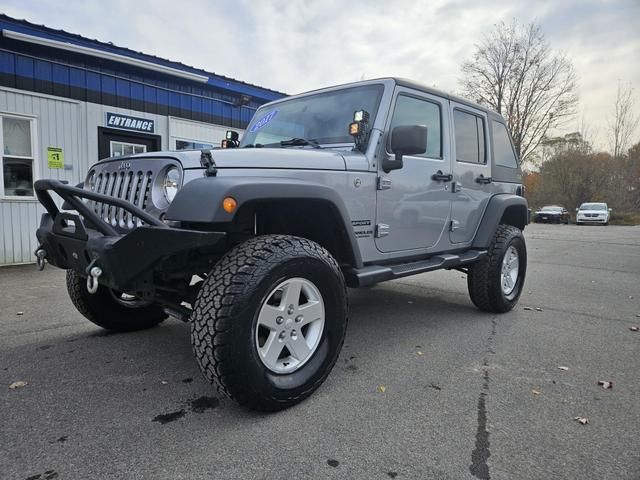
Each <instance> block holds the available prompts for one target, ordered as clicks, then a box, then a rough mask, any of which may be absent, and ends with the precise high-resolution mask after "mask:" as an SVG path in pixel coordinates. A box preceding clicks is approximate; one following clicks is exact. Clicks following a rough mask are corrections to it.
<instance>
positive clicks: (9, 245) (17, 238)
mask: <svg viewBox="0 0 640 480" xmlns="http://www.w3.org/2000/svg"><path fill="white" fill-rule="evenodd" d="M107 112H114V113H120V114H124V115H131V116H136V117H142V118H147V119H153V120H155V128H156V131H155V135H160V136H161V138H162V144H161V148H162V150H169V149H172V148H173V147H174V142H173V139H174V138H180V139H184V140H192V141H199V142H208V143H212V144H213V145H214V146H217V145H219V144H220V141H221V140H222V139H223V138H224V135H225V132H226V131H227V130H228V128H229V127H223V126H218V125H211V124H207V123H202V122H194V121H189V120H183V119H179V118H173V117H165V116H160V115H154V114H150V113H145V112H138V111H136V110H129V109H123V108H117V107H110V106H104V105H98V104H94V103H86V102H77V101H74V100H68V99H65V98H61V97H54V96H51V95H42V94H38V93H30V92H23V91H20V90H15V89H10V88H4V87H0V113H13V114H17V115H30V116H34V117H35V129H34V135H35V137H36V138H35V145H36V159H35V161H36V163H37V168H36V179H38V178H54V179H58V180H67V181H68V182H69V184H71V185H76V184H78V183H80V182H81V181H83V180H84V178H85V176H86V173H87V171H88V169H89V166H90V165H91V164H93V163H94V162H95V161H97V160H98V127H102V126H104V124H105V118H106V113H107ZM47 147H57V148H62V149H63V152H64V163H65V169H50V168H49V167H48V166H47ZM58 203H59V204H60V203H61V202H58ZM44 211H45V210H44V208H43V207H42V206H41V205H40V204H39V203H38V202H37V200H9V199H2V198H0V265H6V264H12V263H31V262H34V261H35V257H34V255H33V252H34V251H35V249H36V248H37V246H38V245H37V241H36V236H35V231H36V229H37V228H38V225H39V223H40V216H41V214H42V213H44Z"/></svg>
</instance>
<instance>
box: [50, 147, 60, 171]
mask: <svg viewBox="0 0 640 480" xmlns="http://www.w3.org/2000/svg"><path fill="white" fill-rule="evenodd" d="M47 165H49V168H64V153H63V152H62V149H61V148H55V147H49V148H47Z"/></svg>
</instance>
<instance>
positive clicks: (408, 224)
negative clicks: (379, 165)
mask: <svg viewBox="0 0 640 480" xmlns="http://www.w3.org/2000/svg"><path fill="white" fill-rule="evenodd" d="M394 97H395V98H394V105H395V106H394V109H393V113H392V115H391V117H390V118H389V119H388V121H387V127H386V131H387V132H389V133H388V135H387V141H386V145H387V147H386V149H382V151H381V155H387V156H389V157H390V156H392V155H393V154H392V153H391V152H390V151H389V150H390V149H389V145H390V138H391V131H392V129H393V128H394V127H396V126H400V125H426V127H427V151H426V153H424V154H422V155H411V156H410V155H406V156H404V157H403V158H404V167H403V168H401V169H399V170H394V171H392V172H390V173H384V172H383V171H382V170H380V181H379V186H378V191H377V214H376V218H377V220H376V221H377V225H376V247H377V248H378V250H380V251H382V252H394V251H401V250H424V249H428V248H429V247H432V246H434V245H435V244H436V243H437V242H438V240H439V239H440V237H441V236H442V235H443V232H444V230H445V228H446V225H447V223H448V217H449V208H450V201H451V193H450V191H449V182H448V181H446V180H438V179H434V178H432V177H433V176H434V175H441V176H446V175H448V174H450V173H451V161H450V156H449V151H448V149H446V148H444V147H443V141H442V139H443V138H446V137H447V136H448V135H449V127H448V125H449V121H448V118H449V107H448V103H449V102H448V100H447V99H444V98H440V97H437V96H435V95H429V94H426V93H422V92H418V91H414V90H411V89H408V88H398V89H396V92H395V93H394ZM443 136H444V137H443ZM441 178H442V177H441ZM416 253H419V252H416Z"/></svg>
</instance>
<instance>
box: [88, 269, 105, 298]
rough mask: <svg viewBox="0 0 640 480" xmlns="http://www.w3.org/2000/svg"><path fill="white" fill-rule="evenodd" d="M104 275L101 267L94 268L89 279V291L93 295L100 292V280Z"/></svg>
mask: <svg viewBox="0 0 640 480" xmlns="http://www.w3.org/2000/svg"><path fill="white" fill-rule="evenodd" d="M100 275H102V269H101V268H100V267H92V268H91V270H90V271H89V276H88V277H87V291H88V292H89V293H91V294H93V293H96V292H97V291H98V278H99V277H100Z"/></svg>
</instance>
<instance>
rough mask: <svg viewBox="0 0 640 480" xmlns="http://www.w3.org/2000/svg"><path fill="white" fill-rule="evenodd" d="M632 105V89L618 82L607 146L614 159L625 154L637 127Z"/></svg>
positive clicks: (637, 118) (633, 101)
mask: <svg viewBox="0 0 640 480" xmlns="http://www.w3.org/2000/svg"><path fill="white" fill-rule="evenodd" d="M634 103H635V98H634V95H633V88H631V86H630V85H623V84H622V83H621V82H618V91H617V92H616V103H615V112H614V117H613V119H612V121H611V122H610V124H609V145H610V148H611V153H613V157H614V158H620V157H621V156H622V155H624V154H625V153H626V152H627V147H628V146H629V142H630V141H631V136H632V135H633V133H634V132H635V130H636V128H637V127H638V121H639V120H640V117H638V116H637V115H635V114H634V112H633V107H634Z"/></svg>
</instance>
